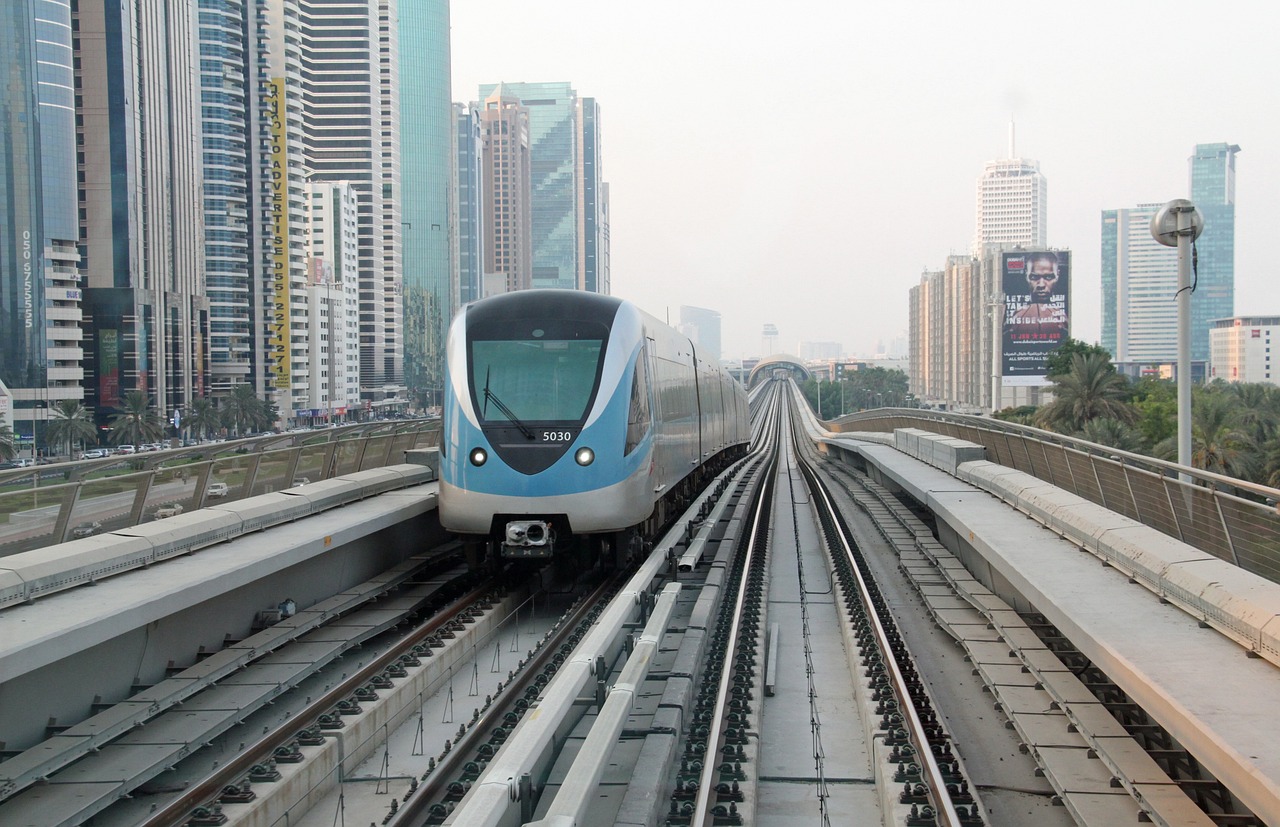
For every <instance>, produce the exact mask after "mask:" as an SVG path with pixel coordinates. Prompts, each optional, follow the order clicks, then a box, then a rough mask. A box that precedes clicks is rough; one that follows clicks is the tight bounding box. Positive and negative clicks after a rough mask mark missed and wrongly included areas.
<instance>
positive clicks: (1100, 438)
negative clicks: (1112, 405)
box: [1079, 416, 1146, 454]
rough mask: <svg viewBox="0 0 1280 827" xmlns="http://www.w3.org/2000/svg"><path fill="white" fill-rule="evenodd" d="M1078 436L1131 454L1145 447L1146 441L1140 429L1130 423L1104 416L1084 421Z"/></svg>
mask: <svg viewBox="0 0 1280 827" xmlns="http://www.w3.org/2000/svg"><path fill="white" fill-rule="evenodd" d="M1079 437H1080V438H1081V439H1086V440H1088V441H1089V442H1096V443H1097V444H1099V445H1106V446H1108V447H1110V448H1119V449H1120V450H1121V451H1128V452H1129V453H1131V454H1136V453H1139V452H1140V451H1142V450H1143V449H1144V448H1145V447H1146V441H1145V440H1144V439H1143V438H1142V432H1141V431H1139V430H1138V429H1137V428H1134V427H1133V426H1131V425H1126V424H1125V423H1123V422H1121V421H1120V420H1118V419H1112V418H1111V417H1105V416H1100V417H1098V418H1097V419H1090V420H1089V421H1088V422H1086V423H1085V425H1084V428H1083V429H1082V430H1081V431H1080V433H1079Z"/></svg>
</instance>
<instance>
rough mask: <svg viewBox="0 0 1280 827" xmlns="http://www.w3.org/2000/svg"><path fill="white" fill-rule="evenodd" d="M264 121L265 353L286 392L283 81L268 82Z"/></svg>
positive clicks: (286, 203) (286, 183) (286, 220)
mask: <svg viewBox="0 0 1280 827" xmlns="http://www.w3.org/2000/svg"><path fill="white" fill-rule="evenodd" d="M267 118H268V119H269V121H270V125H271V129H270V148H271V162H270V165H269V166H270V169H269V180H268V185H269V186H270V187H271V244H270V245H269V246H270V248H271V288H272V300H271V319H270V321H269V323H268V330H269V334H270V335H269V336H268V339H267V349H268V351H269V357H268V359H269V361H270V364H271V373H272V376H273V377H274V378H273V380H272V384H273V385H274V386H275V387H276V388H277V389H280V390H288V389H289V386H290V384H291V382H290V379H291V377H290V369H291V367H292V366H291V364H290V361H291V359H292V354H291V352H290V351H291V341H290V338H291V337H290V335H289V160H288V158H289V156H288V152H287V151H286V150H287V146H288V142H287V139H286V126H285V125H286V120H287V115H286V108H285V99H284V78H271V79H270V80H268V81H267Z"/></svg>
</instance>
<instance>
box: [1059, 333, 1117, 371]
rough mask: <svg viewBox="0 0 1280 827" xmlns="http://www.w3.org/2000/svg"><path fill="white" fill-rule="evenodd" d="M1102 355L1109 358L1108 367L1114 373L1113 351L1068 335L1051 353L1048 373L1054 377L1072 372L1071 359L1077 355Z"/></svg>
mask: <svg viewBox="0 0 1280 827" xmlns="http://www.w3.org/2000/svg"><path fill="white" fill-rule="evenodd" d="M1077 355H1079V356H1090V355H1092V356H1100V357H1103V358H1105V359H1106V360H1107V367H1108V368H1110V370H1111V372H1112V373H1115V372H1116V367H1115V365H1113V364H1111V352H1110V351H1108V350H1107V349H1106V348H1104V347H1103V346H1102V345H1090V344H1086V343H1085V342H1082V341H1080V340H1079V339H1072V338H1071V337H1070V336H1068V337H1067V339H1066V341H1064V342H1063V343H1062V344H1060V345H1058V347H1057V349H1056V350H1054V351H1053V352H1052V353H1050V354H1049V360H1048V375H1049V378H1050V379H1052V378H1053V377H1054V376H1062V375H1064V374H1067V373H1070V372H1071V360H1072V358H1073V357H1075V356H1077Z"/></svg>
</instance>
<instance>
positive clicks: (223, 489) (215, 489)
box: [204, 482, 231, 500]
mask: <svg viewBox="0 0 1280 827" xmlns="http://www.w3.org/2000/svg"><path fill="white" fill-rule="evenodd" d="M229 493H231V489H230V487H229V486H228V485H227V484H226V483H225V482H211V483H209V487H208V488H206V489H205V490H204V495H205V497H206V498H208V499H211V500H213V499H219V498H222V497H225V496H227V494H229Z"/></svg>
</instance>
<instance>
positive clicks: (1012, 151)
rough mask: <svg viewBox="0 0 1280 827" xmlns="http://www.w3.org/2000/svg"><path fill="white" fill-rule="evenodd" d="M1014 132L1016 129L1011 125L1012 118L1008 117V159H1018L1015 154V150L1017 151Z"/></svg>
mask: <svg viewBox="0 0 1280 827" xmlns="http://www.w3.org/2000/svg"><path fill="white" fill-rule="evenodd" d="M1015 130H1016V127H1015V126H1014V124H1013V118H1012V117H1010V118H1009V157H1010V158H1017V157H1018V154H1017V151H1016V150H1017V141H1016V139H1015Z"/></svg>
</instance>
